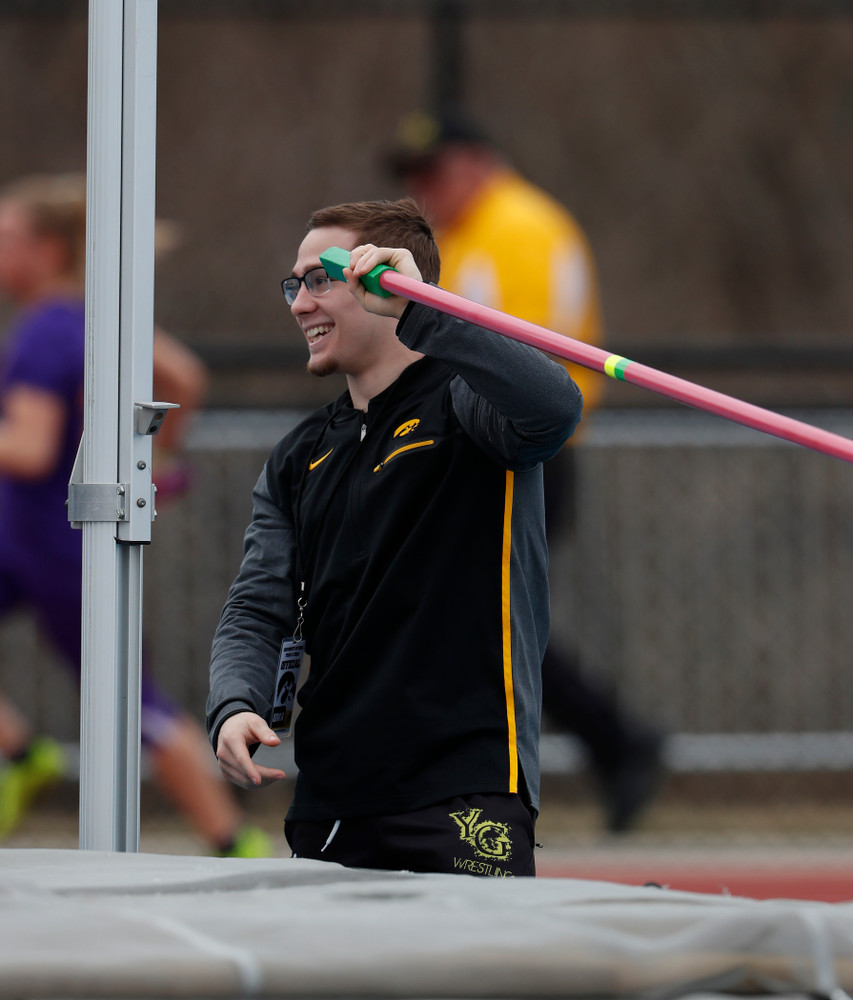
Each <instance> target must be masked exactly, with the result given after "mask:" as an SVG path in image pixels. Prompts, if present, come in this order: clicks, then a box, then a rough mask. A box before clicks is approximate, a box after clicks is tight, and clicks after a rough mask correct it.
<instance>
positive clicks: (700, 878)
mask: <svg viewBox="0 0 853 1000" xmlns="http://www.w3.org/2000/svg"><path fill="white" fill-rule="evenodd" d="M536 867H537V873H538V875H539V876H540V877H541V878H579V879H592V880H595V881H603V882H618V883H622V884H624V885H645V884H646V883H648V882H656V883H657V884H658V885H661V886H665V887H666V888H668V889H679V890H683V891H686V892H704V893H711V894H714V895H718V894H720V893H724V894H726V895H731V896H748V897H750V898H752V899H811V900H818V901H821V902H826V903H839V902H846V901H853V866H851V865H843V866H840V865H838V864H832V863H831V862H828V863H825V864H821V863H815V864H805V863H801V864H799V865H790V864H785V863H780V864H778V865H777V864H773V863H772V862H768V863H766V864H765V863H744V862H737V861H734V860H732V861H721V862H719V863H703V862H698V863H697V864H695V865H692V864H685V863H684V862H671V861H670V862H669V863H668V862H667V861H666V859H665V858H661V859H656V858H643V859H637V860H633V861H631V862H601V863H594V862H593V863H591V864H587V863H583V862H581V863H577V862H572V861H571V860H568V859H566V860H565V861H560V860H557V859H549V860H545V861H543V860H541V859H538V860H537V866H536Z"/></svg>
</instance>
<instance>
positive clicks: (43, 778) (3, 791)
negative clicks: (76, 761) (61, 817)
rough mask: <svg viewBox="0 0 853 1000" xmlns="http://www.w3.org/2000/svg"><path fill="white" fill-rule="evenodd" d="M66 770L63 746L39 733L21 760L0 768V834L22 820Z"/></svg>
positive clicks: (3, 835)
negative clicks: (41, 793)
mask: <svg viewBox="0 0 853 1000" xmlns="http://www.w3.org/2000/svg"><path fill="white" fill-rule="evenodd" d="M64 773H65V754H64V753H63V751H62V747H61V746H60V745H59V744H58V743H57V742H56V740H54V739H51V738H50V737H49V736H37V737H36V738H35V739H34V740H33V741H32V742H31V743H30V745H29V747H28V749H27V754H26V756H25V757H23V758H21V759H20V760H14V761H8V762H7V763H6V764H5V765H3V766H2V767H0V837H7V836H8V835H9V834H10V833H11V832H12V831H13V830H14V829H15V827H16V826H18V824H19V823H20V822H21V820H22V819H23V817H24V815H25V814H26V812H27V810H28V809H29V807H30V806H31V805H32V802H33V800H34V799H35V798H36V796H37V795H38V794H39V792H41V791H42V790H44V789H45V788H47V787H48V786H49V785H52V784H54V783H55V782H57V781H58V780H59V779H60V778H61V777H62V776H63V774H64Z"/></svg>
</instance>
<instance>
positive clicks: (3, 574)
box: [0, 299, 176, 742]
mask: <svg viewBox="0 0 853 1000" xmlns="http://www.w3.org/2000/svg"><path fill="white" fill-rule="evenodd" d="M84 359H85V314H84V308H83V303H82V302H81V301H75V300H73V299H60V300H54V301H51V302H46V303H41V304H39V305H37V306H35V307H33V308H31V309H29V310H27V311H26V312H24V313H23V315H21V316H20V317H19V319H18V320H17V322H16V323H15V324H14V325H13V326H12V328H11V330H10V331H9V336H8V339H7V342H6V345H5V349H4V352H3V358H2V363H0V399H3V398H5V396H6V394H7V393H8V392H9V391H10V390H11V389H14V388H17V387H29V388H32V389H36V390H42V391H45V392H49V393H50V394H51V395H52V396H54V397H56V398H58V399H59V400H61V402H62V406H63V409H64V411H65V413H66V421H65V428H64V430H63V437H62V445H61V448H60V452H59V458H58V460H57V462H56V465H55V466H54V468H53V469H52V470H51V472H49V473H48V474H47V475H46V476H44V477H43V478H41V479H35V480H26V479H17V478H14V477H7V476H0V615H3V614H6V613H7V612H8V611H10V610H11V609H12V608H15V607H19V606H23V607H27V608H29V609H30V610H31V611H33V612H34V613H35V615H36V616H37V619H38V622H39V627H40V628H41V629H42V630H43V631H44V632H45V633H46V634H47V635H48V636H49V637H50V639H51V641H52V642H53V644H54V645H55V646H56V648H57V650H58V651H59V652H60V653H61V654H62V657H63V659H64V660H65V661H66V662H67V663H68V664H69V666H71V667H72V668H74V670H75V671H76V673H77V675H78V676H79V673H80V621H81V592H82V585H81V581H82V533H81V532H80V531H77V530H75V529H73V528H72V527H71V525H70V524H69V523H68V516H67V513H66V509H65V501H66V498H67V496H68V480H69V478H70V476H71V467H72V465H73V464H74V457H75V455H76V453H77V446H78V444H79V441H80V435H81V433H82V430H83V390H84ZM175 714H176V713H175V709H174V707H173V706H171V705H170V704H169V703H168V701H167V700H166V699H165V698H164V696H163V695H162V694H161V693H160V692H158V691H157V690H156V688H155V687H154V685H153V684H152V683H151V681H150V679H149V678H147V677H146V676H143V682H142V731H143V738H144V739H145V740H146V741H147V742H157V741H158V735H159V734H160V733H161V732H163V730H164V728H165V727H166V726H167V725H168V723H169V721H170V720H171V719H172V718H173V717H174V716H175Z"/></svg>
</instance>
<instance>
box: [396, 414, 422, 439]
mask: <svg viewBox="0 0 853 1000" xmlns="http://www.w3.org/2000/svg"><path fill="white" fill-rule="evenodd" d="M419 423H420V420H419V419H418V418H417V417H415V418H414V419H413V420H407V421H406V422H405V423H404V424H400V426H399V427H398V428H397V430H395V431H394V435H393V436H394V437H395V438H401V437H405V436H406V435H407V434H411V433H412V431H413V430H414V429H415V428H416V427H417V426H418V424H419Z"/></svg>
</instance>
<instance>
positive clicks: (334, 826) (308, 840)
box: [284, 793, 536, 877]
mask: <svg viewBox="0 0 853 1000" xmlns="http://www.w3.org/2000/svg"><path fill="white" fill-rule="evenodd" d="M284 835H285V837H286V838H287V842H288V844H290V847H291V849H292V851H293V857H295V858H313V859H315V860H317V861H334V862H336V863H337V864H339V865H345V866H346V867H347V868H379V869H384V870H388V871H411V872H443V873H445V874H462V875H488V876H497V877H505V876H516V875H535V874H536V866H535V862H534V858H533V850H534V839H533V836H534V835H533V818H532V816H531V815H530V812H529V810H528V809H527V807H526V806H525V805H524V802H523V801H522V799H521V798H520V797H519V796H518V795H510V794H500V793H489V794H482V795H476V794H475V795H460V796H456V797H455V798H452V799H447V800H445V801H443V802H436V803H435V804H434V805H431V806H427V807H426V808H424V809H417V810H415V811H413V812H407V813H400V814H397V815H392V816H358V817H354V818H351V819H341V820H324V821H315V820H288V821H286V822H285V824H284Z"/></svg>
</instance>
